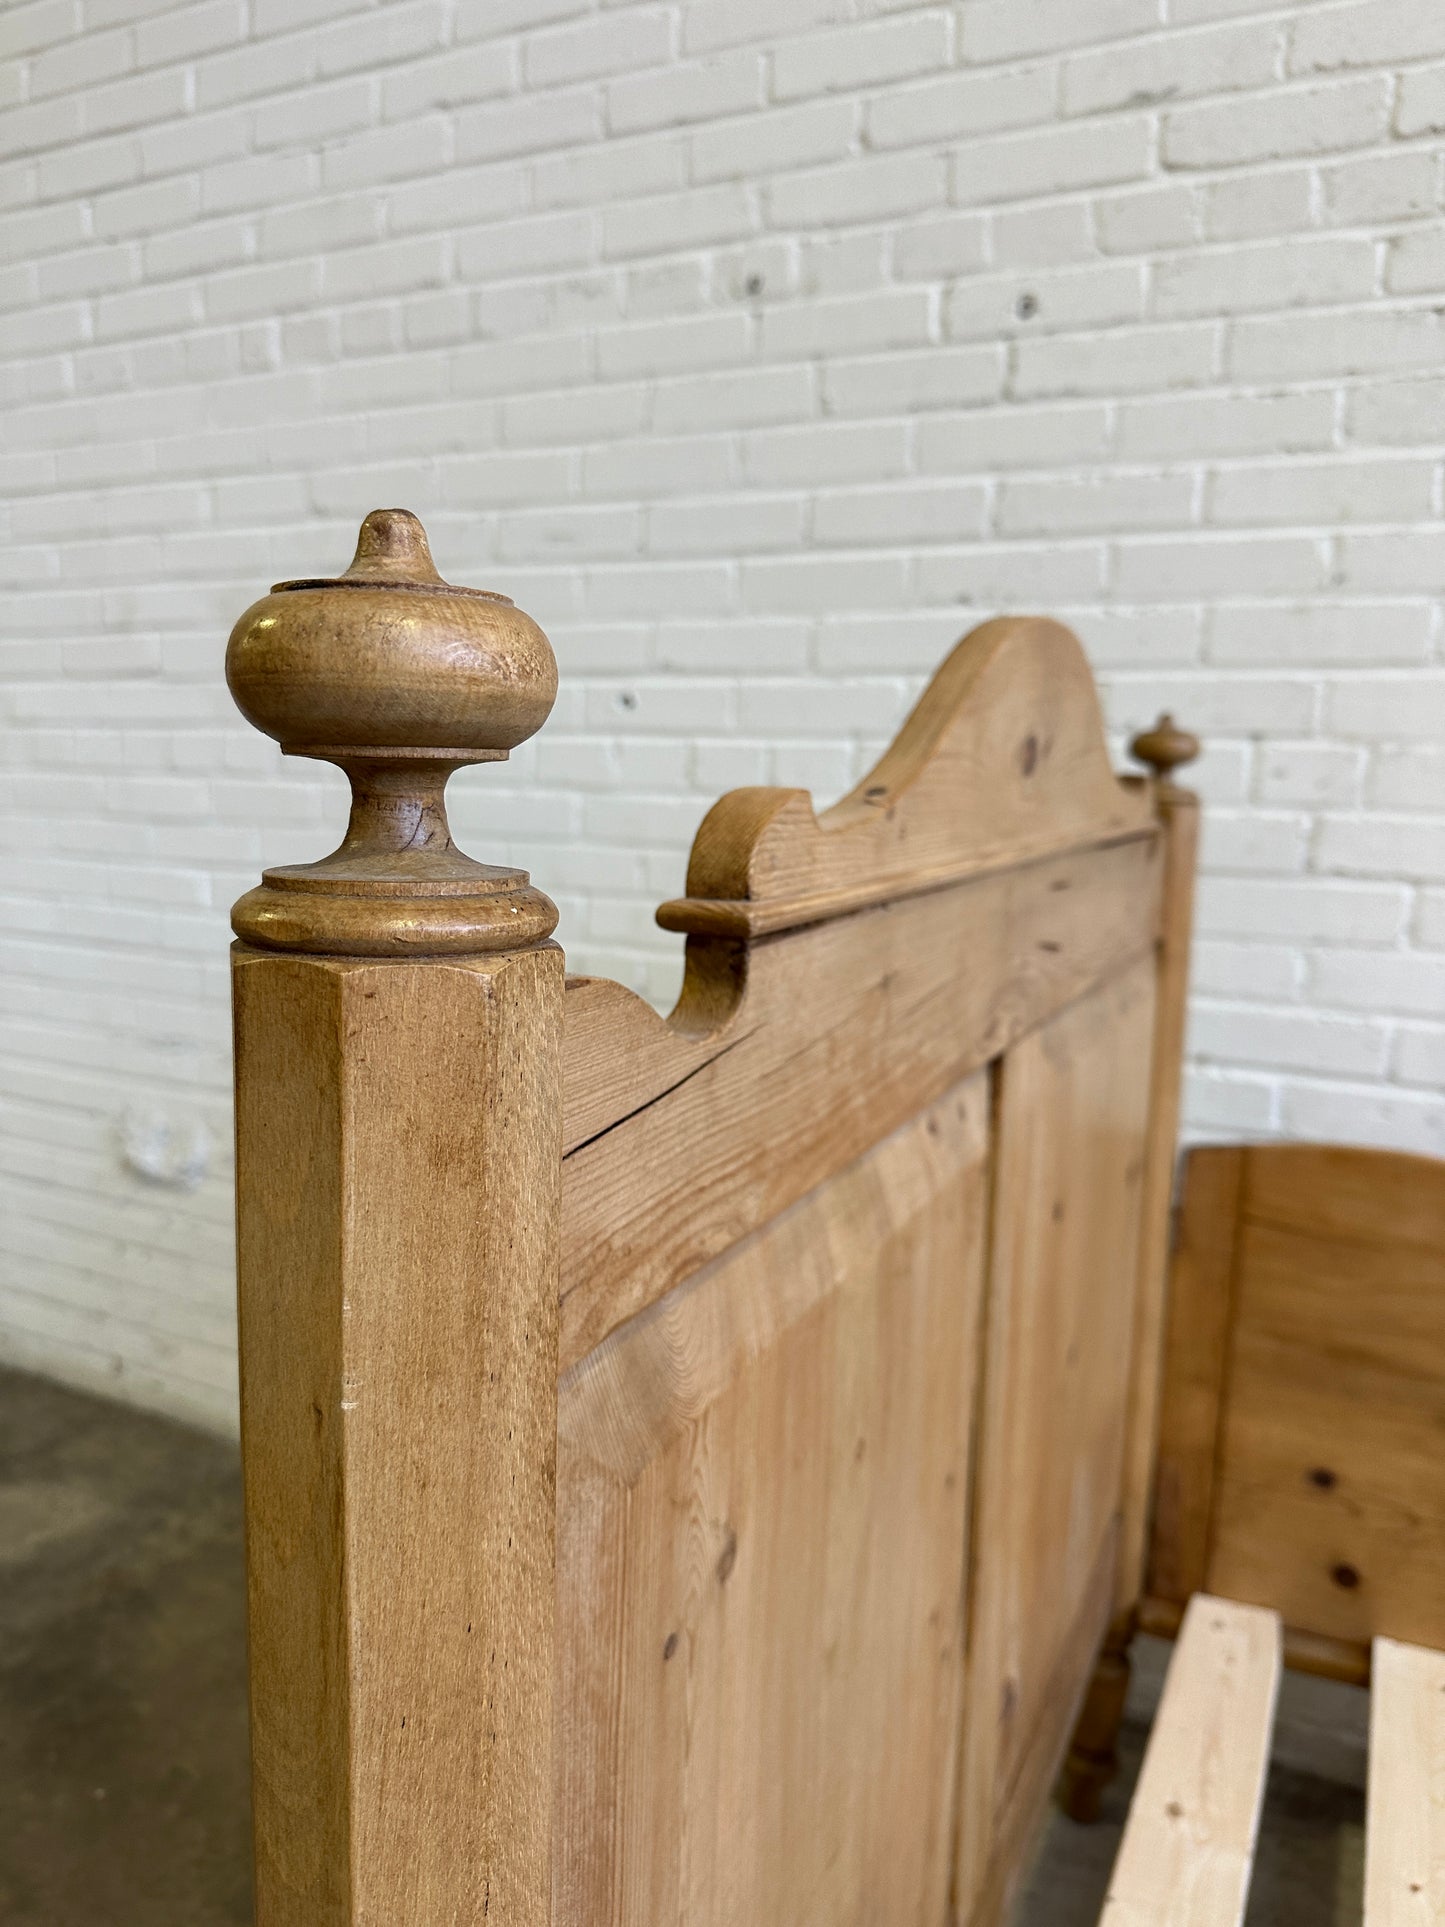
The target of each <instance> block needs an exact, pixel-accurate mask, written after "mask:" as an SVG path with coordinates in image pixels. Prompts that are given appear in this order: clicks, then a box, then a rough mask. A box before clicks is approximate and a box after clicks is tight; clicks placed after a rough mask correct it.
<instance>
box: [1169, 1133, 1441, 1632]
mask: <svg viewBox="0 0 1445 1927" xmlns="http://www.w3.org/2000/svg"><path fill="white" fill-rule="evenodd" d="M1236 1160H1237V1161H1238V1168H1239V1173H1240V1175H1239V1178H1238V1192H1237V1202H1236V1206H1235V1209H1234V1211H1233V1212H1232V1213H1230V1212H1228V1210H1227V1208H1226V1207H1227V1199H1226V1197H1225V1196H1224V1195H1223V1191H1224V1188H1227V1187H1228V1185H1229V1184H1230V1182H1231V1180H1230V1179H1229V1177H1228V1173H1229V1172H1230V1171H1231V1170H1232V1169H1233V1168H1234V1166H1233V1161H1236ZM1197 1185H1199V1186H1202V1187H1203V1188H1202V1190H1201V1191H1200V1193H1199V1197H1198V1201H1197V1204H1196V1203H1194V1202H1192V1201H1191V1200H1186V1218H1185V1228H1186V1232H1188V1230H1189V1227H1190V1224H1191V1222H1192V1223H1194V1224H1196V1225H1197V1226H1198V1227H1199V1228H1200V1230H1201V1232H1202V1234H1203V1236H1204V1237H1205V1238H1206V1239H1207V1240H1208V1241H1209V1242H1210V1243H1211V1244H1212V1246H1213V1247H1214V1248H1215V1250H1216V1252H1217V1254H1218V1262H1217V1263H1216V1264H1215V1265H1214V1266H1213V1267H1212V1269H1211V1268H1207V1267H1198V1266H1196V1267H1194V1268H1191V1267H1190V1265H1189V1263H1188V1253H1189V1246H1188V1245H1187V1244H1186V1246H1185V1247H1184V1249H1182V1250H1181V1254H1180V1255H1181V1260H1182V1261H1183V1262H1182V1263H1181V1266H1180V1267H1179V1269H1178V1270H1177V1271H1176V1287H1175V1288H1176V1305H1177V1312H1178V1317H1179V1320H1180V1326H1181V1335H1180V1341H1179V1344H1178V1346H1177V1347H1174V1348H1173V1349H1172V1354H1171V1367H1170V1376H1171V1381H1172V1380H1173V1379H1174V1377H1175V1375H1176V1373H1177V1375H1178V1377H1179V1379H1180V1380H1181V1382H1182V1385H1183V1390H1182V1391H1180V1393H1179V1395H1178V1396H1176V1397H1174V1398H1173V1400H1172V1405H1173V1409H1174V1411H1175V1413H1176V1414H1178V1413H1180V1412H1182V1411H1183V1410H1184V1408H1185V1405H1186V1403H1187V1400H1188V1397H1189V1395H1190V1391H1189V1380H1190V1377H1191V1375H1192V1376H1193V1377H1194V1378H1195V1379H1196V1380H1197V1379H1198V1377H1199V1376H1200V1374H1201V1372H1202V1369H1203V1367H1202V1361H1203V1359H1204V1358H1205V1356H1206V1355H1208V1357H1209V1358H1210V1359H1211V1360H1212V1361H1213V1362H1212V1364H1211V1368H1210V1369H1211V1371H1212V1374H1213V1382H1214V1385H1215V1387H1216V1388H1217V1389H1216V1390H1215V1391H1214V1393H1213V1397H1214V1398H1215V1399H1216V1401H1217V1405H1218V1409H1217V1412H1216V1413H1215V1414H1214V1415H1213V1417H1212V1418H1211V1415H1210V1413H1209V1411H1208V1401H1207V1400H1204V1399H1201V1400H1200V1401H1199V1402H1198V1405H1197V1410H1196V1416H1195V1431H1194V1442H1193V1446H1192V1448H1191V1450H1192V1456H1186V1455H1184V1454H1182V1453H1181V1452H1180V1450H1179V1436H1180V1435H1179V1433H1178V1432H1177V1431H1176V1432H1172V1433H1171V1432H1166V1436H1165V1438H1164V1440H1163V1441H1162V1444H1161V1469H1160V1506H1159V1522H1160V1531H1159V1541H1158V1544H1157V1546H1156V1561H1155V1581H1154V1583H1155V1586H1156V1588H1157V1589H1158V1590H1159V1591H1161V1592H1164V1591H1166V1589H1167V1590H1168V1591H1169V1592H1170V1593H1171V1594H1172V1595H1173V1596H1176V1597H1177V1596H1178V1593H1179V1590H1180V1589H1181V1588H1182V1586H1184V1585H1185V1584H1188V1583H1190V1582H1191V1581H1192V1583H1196V1584H1197V1583H1201V1580H1200V1579H1199V1578H1198V1577H1196V1576H1195V1575H1197V1574H1198V1573H1199V1571H1200V1567H1199V1557H1200V1552H1199V1549H1200V1547H1201V1545H1205V1546H1207V1551H1206V1553H1205V1556H1204V1566H1203V1572H1204V1575H1205V1577H1204V1579H1203V1581H1202V1583H1206V1584H1207V1585H1208V1586H1209V1588H1210V1590H1212V1591H1215V1592H1221V1593H1227V1594H1228V1595H1229V1596H1231V1597H1234V1598H1240V1599H1246V1600H1252V1601H1255V1602H1257V1603H1260V1604H1265V1605H1271V1606H1275V1607H1277V1608H1278V1610H1279V1611H1280V1612H1281V1614H1282V1615H1283V1617H1284V1620H1285V1623H1286V1625H1287V1626H1289V1627H1290V1628H1291V1629H1293V1630H1295V1631H1298V1632H1302V1633H1308V1634H1311V1635H1313V1636H1314V1637H1315V1638H1317V1639H1323V1640H1326V1641H1348V1642H1353V1643H1354V1644H1355V1645H1356V1646H1357V1647H1358V1648H1359V1649H1360V1650H1361V1652H1363V1650H1364V1648H1365V1647H1367V1645H1368V1643H1369V1640H1370V1638H1371V1637H1372V1636H1373V1635H1375V1634H1378V1633H1384V1634H1387V1635H1388V1636H1390V1637H1392V1638H1398V1639H1405V1640H1410V1641H1413V1642H1415V1643H1418V1644H1423V1645H1435V1644H1442V1645H1445V1458H1442V1454H1441V1452H1440V1449H1439V1441H1440V1438H1441V1436H1442V1432H1445V1309H1442V1308H1445V1164H1441V1163H1438V1162H1435V1161H1434V1160H1430V1159H1425V1158H1417V1157H1410V1156H1407V1155H1405V1154H1403V1153H1393V1152H1380V1151H1361V1150H1351V1149H1349V1148H1347V1147H1340V1146H1323V1145H1319V1146H1312V1145H1258V1146H1253V1147H1251V1148H1249V1149H1248V1150H1245V1151H1239V1152H1232V1153H1231V1152H1227V1151H1224V1152H1207V1153H1196V1154H1195V1155H1194V1157H1193V1158H1191V1161H1190V1175H1189V1189H1190V1193H1191V1194H1193V1193H1194V1192H1195V1189H1196V1186H1197ZM1211 1197H1212V1198H1213V1208H1211ZM1211 1220H1212V1222H1211ZM1226 1243H1228V1244H1229V1245H1230V1247H1231V1249H1230V1256H1229V1258H1228V1260H1227V1261H1226V1260H1225V1259H1224V1257H1223V1250H1224V1247H1225V1245H1226ZM1190 1327H1192V1329H1193V1330H1194V1332H1195V1334H1196V1339H1195V1346H1194V1357H1193V1360H1192V1361H1191V1360H1190V1359H1188V1358H1187V1357H1186V1356H1185V1348H1186V1345H1187V1343H1188V1341H1187V1340H1186V1339H1185V1337H1184V1336H1183V1334H1184V1332H1185V1330H1186V1329H1188V1328H1190ZM1198 1334H1207V1340H1206V1342H1200V1339H1199V1337H1198ZM1221 1334H1222V1341H1223V1359H1222V1362H1221V1360H1220V1342H1221ZM1211 1455H1212V1456H1211ZM1186 1545H1187V1547H1188V1548H1189V1551H1188V1554H1187V1557H1186V1556H1184V1554H1183V1551H1182V1549H1183V1548H1185V1547H1186ZM1166 1553H1167V1555H1168V1556H1167V1557H1166V1556H1164V1555H1165V1554H1166ZM1171 1562H1172V1563H1171Z"/></svg>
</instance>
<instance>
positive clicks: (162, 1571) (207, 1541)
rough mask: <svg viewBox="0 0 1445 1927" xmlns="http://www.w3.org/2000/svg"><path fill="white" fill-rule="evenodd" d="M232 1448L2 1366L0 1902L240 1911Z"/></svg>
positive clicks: (74, 1918)
mask: <svg viewBox="0 0 1445 1927" xmlns="http://www.w3.org/2000/svg"><path fill="white" fill-rule="evenodd" d="M240 1514H241V1492H240V1476H239V1470H238V1466H237V1459H236V1453H235V1451H234V1449H232V1448H230V1447H228V1446H226V1445H223V1444H221V1443H219V1442H218V1441H216V1440H213V1439H208V1438H205V1437H203V1436H201V1435H199V1434H197V1433H194V1432H190V1431H186V1430H184V1429H182V1428H181V1427H179V1426H175V1425H170V1424H167V1423H165V1422H164V1421H162V1420H159V1419H152V1418H145V1417H142V1416H140V1415H139V1414H137V1413H134V1412H130V1411H126V1410H124V1409H123V1408H122V1407H120V1406H117V1405H111V1404H107V1403H105V1402H104V1401H102V1400H99V1399H92V1398H84V1397H81V1396H80V1395H78V1394H76V1393H74V1392H67V1391H62V1390H60V1389H58V1388H57V1387H55V1386H53V1385H49V1384H45V1383H43V1382H42V1381H41V1380H39V1379H34V1378H27V1377H22V1376H20V1375H19V1374H18V1373H14V1372H4V1371H0V1921H3V1922H4V1923H5V1927H240V1924H241V1923H248V1922H249V1921H250V1918H251V1873H250V1859H249V1854H250V1847H249V1841H248V1837H247V1836H248V1832H249V1825H250V1822H249V1817H248V1792H247V1754H246V1710H245V1690H246V1689H245V1627H244V1603H243V1600H244V1596H243V1592H242V1586H243V1578H242V1566H241V1534H240Z"/></svg>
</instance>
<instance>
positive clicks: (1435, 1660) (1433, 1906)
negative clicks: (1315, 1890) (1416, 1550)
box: [1365, 1639, 1445, 1927]
mask: <svg viewBox="0 0 1445 1927" xmlns="http://www.w3.org/2000/svg"><path fill="white" fill-rule="evenodd" d="M1442 1919H1445V1653H1441V1652H1434V1651H1427V1650H1426V1649H1424V1648H1423V1647H1419V1646H1409V1645H1404V1644H1402V1643H1401V1642H1399V1641H1397V1640H1393V1639H1377V1640H1376V1641H1375V1642H1374V1653H1373V1664H1372V1667H1371V1681H1370V1778H1369V1801H1368V1808H1367V1812H1366V1817H1365V1927H1438V1923H1439V1922H1440V1921H1441V1920H1442Z"/></svg>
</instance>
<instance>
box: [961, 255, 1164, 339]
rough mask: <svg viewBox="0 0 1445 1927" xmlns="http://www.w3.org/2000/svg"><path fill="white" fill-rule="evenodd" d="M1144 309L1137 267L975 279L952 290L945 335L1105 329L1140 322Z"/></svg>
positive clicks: (1120, 264) (1122, 264) (1125, 264)
mask: <svg viewBox="0 0 1445 1927" xmlns="http://www.w3.org/2000/svg"><path fill="white" fill-rule="evenodd" d="M1143 308H1144V270H1143V267H1142V266H1141V265H1140V264H1139V263H1138V262H1133V261H1110V262H1106V263H1104V264H1103V265H1102V266H1099V265H1095V266H1091V267H1086V268H1065V269H1062V270H1056V271H1053V272H1049V271H1047V270H1044V271H1039V270H1033V271H1023V272H1014V273H1012V274H1005V275H976V276H973V277H971V278H970V279H968V280H965V281H960V282H958V283H956V284H955V286H954V287H953V288H952V289H951V290H950V292H949V295H948V298H947V301H946V303H945V306H944V327H945V332H946V333H947V334H948V336H949V337H950V338H951V339H953V340H968V339H970V338H978V337H982V338H984V339H997V338H998V336H1000V335H1007V334H1030V335H1033V334H1044V333H1053V332H1054V331H1056V330H1061V329H1067V330H1073V329H1076V328H1088V327H1103V326H1107V325H1108V324H1109V323H1110V322H1117V321H1138V320H1139V319H1140V318H1141V316H1142V313H1143Z"/></svg>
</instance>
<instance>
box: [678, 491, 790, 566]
mask: <svg viewBox="0 0 1445 1927" xmlns="http://www.w3.org/2000/svg"><path fill="white" fill-rule="evenodd" d="M699 479H700V481H701V483H702V485H703V486H706V483H707V480H708V479H709V478H707V477H706V476H704V477H701V478H699ZM691 485H692V486H696V485H697V484H696V483H693V484H691ZM806 521H807V504H806V502H805V501H804V500H803V498H802V497H801V496H781V495H739V496H736V497H732V498H719V499H716V500H713V501H701V502H667V501H662V502H658V503H656V504H655V505H654V506H653V507H652V508H651V510H650V511H649V514H648V541H647V547H648V549H649V550H650V551H651V553H652V554H654V555H663V556H666V555H724V556H735V555H758V554H766V553H768V552H770V551H772V550H776V549H796V548H798V547H800V546H801V544H802V542H803V539H804V528H805V524H806Z"/></svg>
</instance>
